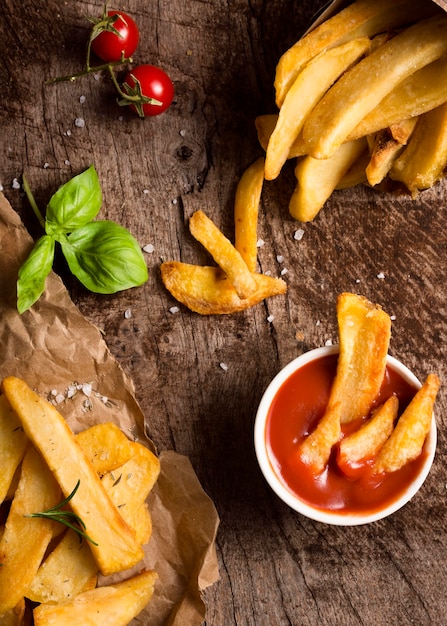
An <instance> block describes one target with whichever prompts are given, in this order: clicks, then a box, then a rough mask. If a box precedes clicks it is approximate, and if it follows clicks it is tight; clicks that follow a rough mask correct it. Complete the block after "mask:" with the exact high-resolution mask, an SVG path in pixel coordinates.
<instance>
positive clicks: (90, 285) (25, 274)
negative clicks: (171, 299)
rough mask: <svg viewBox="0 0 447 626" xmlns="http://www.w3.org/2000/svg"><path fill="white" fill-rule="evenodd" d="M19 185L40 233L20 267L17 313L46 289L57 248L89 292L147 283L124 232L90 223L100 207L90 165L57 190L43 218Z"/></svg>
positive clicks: (133, 244)
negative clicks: (56, 247) (58, 245)
mask: <svg viewBox="0 0 447 626" xmlns="http://www.w3.org/2000/svg"><path fill="white" fill-rule="evenodd" d="M23 187H24V189H25V192H26V195H27V197H28V199H29V202H30V204H31V206H32V208H33V210H34V212H35V214H36V216H37V218H38V219H39V222H40V224H41V225H42V227H43V228H44V230H45V235H43V236H42V237H41V238H40V239H38V240H37V241H36V243H35V245H34V248H33V249H32V250H31V253H30V255H29V256H28V258H27V259H26V261H25V262H24V263H23V265H22V266H21V267H20V269H19V274H18V280H17V310H18V311H19V313H23V312H24V311H26V310H28V309H29V308H30V307H31V306H32V305H33V304H34V303H35V302H36V301H37V300H38V299H39V298H40V296H41V295H42V293H43V292H44V291H45V282H46V278H47V276H48V274H49V273H50V271H51V268H52V266H53V261H54V254H55V246H56V242H57V243H59V244H60V246H61V249H62V253H63V254H64V256H65V258H66V260H67V263H68V267H69V268H70V271H71V272H72V274H74V275H75V276H76V278H77V279H78V280H79V281H80V282H81V283H82V284H83V285H84V286H85V287H86V288H87V289H89V290H90V291H93V292H94V293H101V294H111V293H116V292H117V291H122V290H124V289H130V288H131V287H138V286H139V285H142V284H143V283H145V282H146V281H147V279H148V271H147V266H146V263H145V261H144V257H143V253H142V252H141V249H140V246H139V245H138V243H137V241H136V240H135V239H134V237H133V236H132V235H131V234H130V232H129V231H128V230H126V229H125V228H123V227H122V226H120V225H119V224H116V223H115V222H111V221H109V220H97V221H94V220H95V217H96V216H97V215H98V213H99V210H100V208H101V204H102V193H101V187H100V184H99V180H98V175H97V173H96V170H95V168H94V166H93V165H91V166H90V167H89V168H88V169H87V170H86V171H85V172H82V173H81V174H78V175H77V176H75V177H74V178H72V179H71V180H69V181H68V182H67V183H65V184H64V185H62V186H61V187H59V189H58V190H57V191H56V193H55V194H54V195H53V196H52V197H51V199H50V201H49V203H48V206H47V210H46V214H45V219H44V218H43V217H42V215H41V213H40V211H39V209H38V207H37V205H36V202H35V200H34V198H33V196H32V193H31V191H30V189H29V187H28V184H27V182H26V179H25V178H24V180H23Z"/></svg>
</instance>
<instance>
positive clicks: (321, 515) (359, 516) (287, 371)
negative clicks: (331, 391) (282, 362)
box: [254, 346, 437, 526]
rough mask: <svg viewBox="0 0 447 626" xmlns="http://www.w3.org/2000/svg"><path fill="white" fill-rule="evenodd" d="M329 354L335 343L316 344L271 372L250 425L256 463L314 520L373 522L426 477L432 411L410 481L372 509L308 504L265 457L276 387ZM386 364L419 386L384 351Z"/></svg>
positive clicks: (433, 433)
mask: <svg viewBox="0 0 447 626" xmlns="http://www.w3.org/2000/svg"><path fill="white" fill-rule="evenodd" d="M331 354H338V346H327V347H322V348H316V349H314V350H311V351H309V352H306V353H304V354H302V355H301V356H299V357H297V358H296V359H294V360H293V361H291V362H290V363H289V364H288V365H286V366H285V367H284V368H283V369H282V370H281V371H280V372H279V373H278V374H277V375H276V376H275V378H274V379H273V380H272V382H271V383H270V384H269V386H268V387H267V389H266V391H265V392H264V395H263V397H262V399H261V402H260V404H259V407H258V411H257V414H256V420H255V427H254V445H255V452H256V457H257V460H258V463H259V467H260V469H261V472H262V474H263V475H264V478H265V479H266V481H267V483H268V484H269V486H270V487H271V488H272V490H273V491H274V493H275V494H276V495H277V496H278V497H279V498H280V499H281V500H282V501H283V502H285V503H286V504H287V505H288V506H289V507H290V508H292V509H293V510H295V511H297V512H298V513H300V514H301V515H304V516H305V517H308V518H310V519H313V520H315V521H317V522H322V523H325V524H331V525H338V526H358V525H361V524H368V523H370V522H375V521H377V520H380V519H383V518H385V517H387V516H389V515H391V514H392V513H395V512H396V511H398V510H399V509H400V508H402V507H403V506H404V505H405V504H407V503H408V502H409V501H410V500H411V499H412V498H413V496H414V495H415V494H416V493H417V492H418V491H419V489H420V488H421V486H422V484H423V483H424V481H425V479H426V478H427V475H428V473H429V471H430V469H431V466H432V464H433V459H434V456H435V449H436V439H437V430H436V422H435V418H434V415H433V416H432V422H431V428H430V432H429V434H428V437H427V439H426V442H425V451H424V454H425V457H424V458H423V460H422V462H421V464H420V465H419V468H418V472H417V474H416V475H415V476H414V478H413V480H412V482H411V483H410V484H409V485H408V486H407V488H406V489H405V491H403V492H401V495H400V496H398V497H397V498H396V499H394V500H393V501H392V502H391V503H390V504H388V505H386V506H384V508H381V509H376V510H374V512H372V513H371V512H369V513H361V512H356V513H345V512H343V510H342V509H339V510H331V511H328V510H324V509H320V508H317V507H314V506H311V505H310V504H308V503H307V502H305V501H304V500H302V499H300V498H299V497H298V496H297V495H296V494H295V493H294V492H293V491H292V490H291V489H289V487H288V486H286V484H285V482H284V481H283V480H282V479H281V478H280V476H279V475H278V473H277V471H276V470H275V468H274V466H273V464H272V461H271V459H270V458H269V454H268V449H267V437H266V433H267V431H266V427H267V420H268V415H269V409H270V407H271V405H272V402H273V400H274V398H275V396H276V394H277V393H278V390H279V389H280V387H281V386H282V385H283V383H284V382H285V381H286V380H287V379H288V378H289V377H290V376H291V375H292V374H293V373H294V372H296V371H297V370H298V369H300V368H302V367H303V366H304V365H306V364H308V363H310V362H311V361H313V360H315V359H319V358H321V357H324V356H327V355H331ZM387 365H388V366H389V367H391V368H392V369H393V370H394V371H395V372H397V374H399V375H400V376H401V377H402V379H403V380H404V381H406V382H407V383H409V384H410V385H411V386H413V387H414V388H415V389H419V388H420V387H421V383H420V381H419V380H418V379H417V378H416V376H415V375H414V374H413V373H412V372H411V371H410V370H409V369H408V368H407V367H405V365H403V364H402V363H400V362H399V361H398V360H397V359H395V358H393V357H391V356H389V355H388V357H387ZM305 393H306V389H303V394H305ZM297 402H299V398H297ZM367 497H368V496H367V492H366V491H365V499H366V498H367Z"/></svg>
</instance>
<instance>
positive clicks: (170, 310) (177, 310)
mask: <svg viewBox="0 0 447 626" xmlns="http://www.w3.org/2000/svg"><path fill="white" fill-rule="evenodd" d="M179 311H180V309H179V308H178V306H171V308H170V309H169V313H172V314H173V315H174V314H175V313H178V312H179Z"/></svg>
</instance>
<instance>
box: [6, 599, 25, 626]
mask: <svg viewBox="0 0 447 626" xmlns="http://www.w3.org/2000/svg"><path fill="white" fill-rule="evenodd" d="M24 616H25V598H22V599H21V600H20V602H18V603H17V605H16V606H15V607H14V608H12V609H9V610H8V611H5V613H3V614H2V615H0V626H22V624H24V621H23V619H24Z"/></svg>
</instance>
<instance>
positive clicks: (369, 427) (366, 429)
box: [337, 396, 399, 474]
mask: <svg viewBox="0 0 447 626" xmlns="http://www.w3.org/2000/svg"><path fill="white" fill-rule="evenodd" d="M398 410H399V400H398V399H397V397H396V396H390V397H389V398H388V399H387V400H386V401H385V402H384V403H383V404H381V405H380V406H379V407H378V408H377V409H376V411H375V412H374V413H373V415H372V417H371V418H370V419H369V420H368V421H367V422H365V423H364V424H363V425H362V426H361V427H360V428H359V429H358V430H357V431H355V432H353V433H352V434H351V435H349V436H348V437H345V438H344V439H342V441H341V442H340V447H339V451H338V455H337V463H338V466H339V467H340V469H341V470H342V471H344V472H345V473H347V474H349V472H350V470H351V468H352V467H353V466H354V467H355V465H356V464H358V463H362V462H364V461H368V460H370V459H374V458H375V456H376V455H377V453H378V452H379V450H380V449H381V447H382V446H383V445H384V443H385V442H386V440H387V439H388V437H389V436H390V435H391V433H392V432H393V428H394V422H395V421H396V419H397V412H398Z"/></svg>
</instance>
